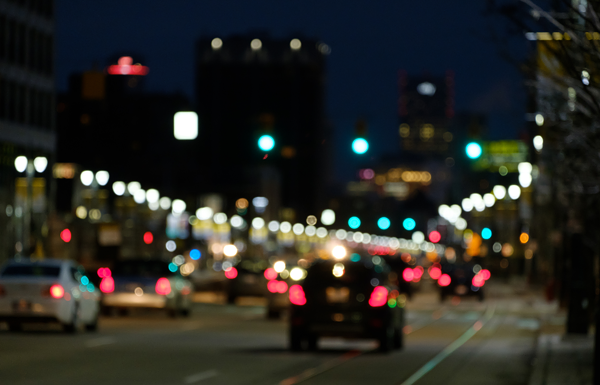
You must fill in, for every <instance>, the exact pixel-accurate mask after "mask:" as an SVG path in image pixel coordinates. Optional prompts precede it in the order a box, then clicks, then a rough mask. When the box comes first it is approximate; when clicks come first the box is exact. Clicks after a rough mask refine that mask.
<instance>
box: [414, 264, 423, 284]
mask: <svg viewBox="0 0 600 385" xmlns="http://www.w3.org/2000/svg"><path fill="white" fill-rule="evenodd" d="M413 273H414V274H415V280H416V281H418V280H420V279H421V277H422V276H423V267H422V266H417V267H415V268H414V269H413Z"/></svg>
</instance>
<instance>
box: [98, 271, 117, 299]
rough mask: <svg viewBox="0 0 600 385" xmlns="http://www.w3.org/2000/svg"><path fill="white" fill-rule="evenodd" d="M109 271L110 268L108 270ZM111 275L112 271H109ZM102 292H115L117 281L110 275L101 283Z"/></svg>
mask: <svg viewBox="0 0 600 385" xmlns="http://www.w3.org/2000/svg"><path fill="white" fill-rule="evenodd" d="M106 270H108V268H106ZM108 271H109V273H110V270H108ZM100 291H101V292H103V293H112V292H113V291H115V280H114V279H113V277H111V276H110V275H108V276H104V278H102V281H100Z"/></svg>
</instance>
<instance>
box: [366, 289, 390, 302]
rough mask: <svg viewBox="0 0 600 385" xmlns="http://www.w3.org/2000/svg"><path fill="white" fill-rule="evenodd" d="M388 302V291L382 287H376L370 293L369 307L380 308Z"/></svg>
mask: <svg viewBox="0 0 600 385" xmlns="http://www.w3.org/2000/svg"><path fill="white" fill-rule="evenodd" d="M387 300H388V289H386V288H385V287H383V286H377V287H375V289H373V292H372V293H371V298H369V305H371V306H373V307H380V306H383V305H385V304H386V303H387Z"/></svg>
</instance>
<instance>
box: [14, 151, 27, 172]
mask: <svg viewBox="0 0 600 385" xmlns="http://www.w3.org/2000/svg"><path fill="white" fill-rule="evenodd" d="M15 169H16V170H17V171H18V172H23V171H25V170H26V169H27V157H26V156H23V155H21V156H17V158H16V159H15Z"/></svg>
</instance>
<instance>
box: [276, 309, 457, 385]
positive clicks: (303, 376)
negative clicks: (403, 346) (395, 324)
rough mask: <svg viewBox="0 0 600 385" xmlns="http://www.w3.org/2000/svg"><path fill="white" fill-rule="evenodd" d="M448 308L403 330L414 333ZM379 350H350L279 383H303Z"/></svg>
mask: <svg viewBox="0 0 600 385" xmlns="http://www.w3.org/2000/svg"><path fill="white" fill-rule="evenodd" d="M446 313H447V310H446V309H445V307H442V308H440V309H437V310H435V311H434V312H433V314H432V320H431V321H426V322H425V323H422V324H419V323H416V324H417V325H418V327H417V328H415V329H413V325H415V323H413V324H411V325H406V326H404V328H403V329H402V332H403V333H404V334H411V333H414V332H415V331H417V330H419V329H422V328H424V327H425V326H428V325H430V324H432V323H434V322H436V321H437V320H439V319H440V318H441V317H443V316H444V315H446ZM375 350H377V348H373V349H367V350H363V351H360V350H350V351H349V352H347V353H345V354H343V355H341V356H340V357H337V358H334V359H332V360H330V361H326V362H325V363H323V364H321V365H319V366H317V367H314V368H309V369H306V370H305V371H303V372H302V373H300V374H299V375H297V376H294V377H289V378H286V379H285V380H283V381H281V382H280V383H279V385H294V384H298V383H301V382H303V381H306V380H308V379H310V378H313V377H315V376H317V375H319V374H321V373H323V372H326V371H327V370H330V369H333V368H335V367H336V366H339V365H341V364H343V363H344V362H346V361H349V360H351V359H353V358H356V357H358V356H361V355H363V354H365V353H369V352H372V351H375Z"/></svg>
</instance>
